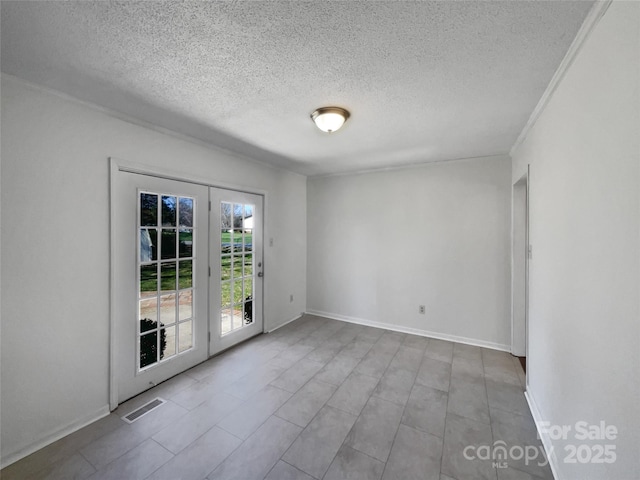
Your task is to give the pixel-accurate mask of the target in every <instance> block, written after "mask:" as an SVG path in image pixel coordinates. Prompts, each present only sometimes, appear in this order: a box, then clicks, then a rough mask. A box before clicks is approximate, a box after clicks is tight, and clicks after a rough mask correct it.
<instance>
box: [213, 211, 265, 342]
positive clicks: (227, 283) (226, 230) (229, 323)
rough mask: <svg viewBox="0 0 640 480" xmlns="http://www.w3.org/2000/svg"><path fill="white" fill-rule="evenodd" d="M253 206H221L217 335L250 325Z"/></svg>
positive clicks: (252, 281) (252, 282)
mask: <svg viewBox="0 0 640 480" xmlns="http://www.w3.org/2000/svg"><path fill="white" fill-rule="evenodd" d="M255 208H256V206H255V205H253V204H242V203H232V202H226V201H223V202H220V225H221V228H220V252H219V257H220V260H219V264H220V274H221V275H220V292H221V298H220V309H219V312H218V315H219V317H220V334H221V335H226V334H228V333H230V332H233V331H234V330H238V329H240V328H243V327H244V326H246V325H251V324H252V323H253V322H254V317H253V284H254V282H255V278H254V275H253V272H254V268H253V253H252V246H253V212H254V211H255Z"/></svg>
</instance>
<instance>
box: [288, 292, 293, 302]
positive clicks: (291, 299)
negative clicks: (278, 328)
mask: <svg viewBox="0 0 640 480" xmlns="http://www.w3.org/2000/svg"><path fill="white" fill-rule="evenodd" d="M289 303H293V293H292V294H291V295H289Z"/></svg>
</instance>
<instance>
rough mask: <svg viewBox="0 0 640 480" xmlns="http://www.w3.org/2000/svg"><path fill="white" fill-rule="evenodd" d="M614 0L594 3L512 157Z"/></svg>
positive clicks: (534, 110)
mask: <svg viewBox="0 0 640 480" xmlns="http://www.w3.org/2000/svg"><path fill="white" fill-rule="evenodd" d="M612 1H613V0H598V1H596V2H595V3H594V4H593V7H591V10H590V11H589V13H588V14H587V17H586V18H585V20H584V22H583V23H582V26H581V27H580V30H578V33H577V34H576V37H575V38H574V39H573V42H572V43H571V45H570V46H569V50H567V53H566V55H565V56H564V58H563V59H562V62H560V66H559V67H558V68H557V70H556V72H555V73H554V74H553V77H551V81H550V82H549V85H547V88H546V90H545V91H544V93H543V94H542V97H540V100H539V101H538V104H537V105H536V108H534V109H533V112H531V115H530V116H529V120H528V121H527V124H526V125H525V126H524V128H523V129H522V132H520V135H518V138H517V139H516V141H515V143H514V144H513V146H512V147H511V150H509V155H511V157H512V158H513V156H514V154H515V151H516V150H517V149H518V147H519V146H520V145H521V144H522V142H524V140H525V138H527V135H528V134H529V132H530V131H531V129H532V128H533V126H534V125H535V124H536V122H537V121H538V118H540V115H542V112H543V111H544V109H545V108H546V107H547V104H548V103H549V102H550V101H551V98H552V97H553V94H554V93H555V91H556V90H557V88H558V86H559V85H560V82H561V81H562V79H563V78H564V76H565V74H566V73H567V71H568V70H569V67H570V66H571V64H572V63H573V61H574V60H575V59H576V57H577V56H578V53H580V50H582V47H583V45H584V44H585V42H586V40H587V39H588V38H589V36H590V35H591V32H592V31H593V30H594V28H595V26H596V25H597V24H598V22H599V21H600V19H601V18H602V17H603V16H604V14H605V12H606V11H607V9H608V8H609V5H611V2H612Z"/></svg>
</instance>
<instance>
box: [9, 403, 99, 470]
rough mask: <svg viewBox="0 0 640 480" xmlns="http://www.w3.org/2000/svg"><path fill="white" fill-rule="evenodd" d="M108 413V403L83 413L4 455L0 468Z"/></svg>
mask: <svg viewBox="0 0 640 480" xmlns="http://www.w3.org/2000/svg"><path fill="white" fill-rule="evenodd" d="M109 413H110V411H109V405H105V406H104V407H101V408H99V409H98V410H97V411H95V412H93V413H91V414H89V415H85V416H84V417H83V418H81V419H79V420H75V421H73V422H71V423H69V424H67V425H66V426H64V427H62V428H59V429H56V430H55V431H53V432H50V433H48V434H47V435H45V436H44V437H43V438H42V440H38V441H36V442H34V443H31V444H29V445H27V446H25V447H22V448H20V449H18V450H17V451H16V452H14V453H10V454H8V455H6V456H5V457H2V461H1V462H0V469H1V468H5V467H7V466H9V465H11V464H12V463H15V462H17V461H18V460H21V459H23V458H24V457H26V456H28V455H31V454H32V453H34V452H37V451H38V450H40V449H42V448H44V447H46V446H48V445H51V444H52V443H53V442H56V441H58V440H60V439H61V438H63V437H66V436H67V435H70V434H72V433H73V432H76V431H78V430H80V429H81V428H83V427H86V426H87V425H89V424H90V423H93V422H95V421H97V420H100V419H101V418H103V417H106V416H107V415H109Z"/></svg>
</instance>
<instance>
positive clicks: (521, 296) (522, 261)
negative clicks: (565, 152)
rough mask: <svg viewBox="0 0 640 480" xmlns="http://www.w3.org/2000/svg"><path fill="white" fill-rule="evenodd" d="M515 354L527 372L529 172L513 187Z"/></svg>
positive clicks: (512, 316)
mask: <svg viewBox="0 0 640 480" xmlns="http://www.w3.org/2000/svg"><path fill="white" fill-rule="evenodd" d="M512 238H513V245H512V247H511V251H512V292H511V295H512V312H511V353H512V354H513V355H514V356H516V357H518V358H519V359H520V363H521V364H522V368H523V370H524V371H525V373H526V372H527V350H528V348H527V325H528V310H529V309H528V305H529V257H530V255H531V251H530V247H529V172H528V171H527V173H526V174H525V175H523V176H522V177H521V178H520V179H518V181H517V182H516V183H514V185H513V235H512Z"/></svg>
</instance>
